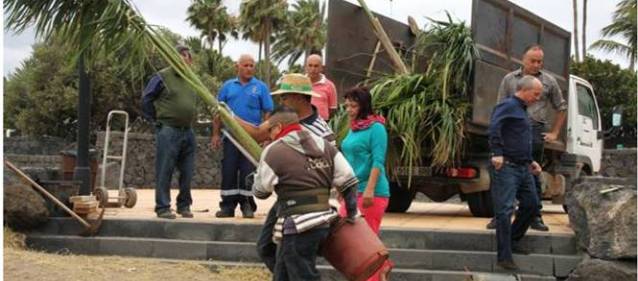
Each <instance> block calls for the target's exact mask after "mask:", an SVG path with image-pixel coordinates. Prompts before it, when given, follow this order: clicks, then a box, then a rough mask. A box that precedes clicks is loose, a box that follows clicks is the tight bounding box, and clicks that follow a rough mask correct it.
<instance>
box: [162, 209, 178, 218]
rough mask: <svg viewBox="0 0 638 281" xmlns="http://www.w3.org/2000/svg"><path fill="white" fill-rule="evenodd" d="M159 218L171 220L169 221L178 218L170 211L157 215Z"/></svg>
mask: <svg viewBox="0 0 638 281" xmlns="http://www.w3.org/2000/svg"><path fill="white" fill-rule="evenodd" d="M157 217H158V218H160V219H169V220H174V219H175V218H177V216H176V215H175V214H173V212H171V211H170V210H166V211H161V212H159V213H157Z"/></svg>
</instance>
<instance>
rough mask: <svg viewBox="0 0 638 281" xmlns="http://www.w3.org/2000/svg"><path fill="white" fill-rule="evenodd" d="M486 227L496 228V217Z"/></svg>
mask: <svg viewBox="0 0 638 281" xmlns="http://www.w3.org/2000/svg"><path fill="white" fill-rule="evenodd" d="M485 228H487V229H496V219H495V218H492V220H491V221H490V223H488V224H487V225H486V226H485Z"/></svg>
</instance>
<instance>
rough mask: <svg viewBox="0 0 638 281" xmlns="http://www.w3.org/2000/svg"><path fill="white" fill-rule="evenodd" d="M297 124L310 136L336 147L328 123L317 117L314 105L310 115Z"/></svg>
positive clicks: (333, 135)
mask: <svg viewBox="0 0 638 281" xmlns="http://www.w3.org/2000/svg"><path fill="white" fill-rule="evenodd" d="M299 123H300V124H301V126H303V127H304V129H306V130H308V131H309V132H310V133H311V134H313V135H315V136H318V137H320V138H322V139H325V140H327V141H328V142H329V143H330V144H332V145H337V141H336V137H335V134H334V133H333V132H332V129H330V126H328V123H327V122H326V121H325V120H323V119H322V118H321V116H319V114H318V113H317V108H316V107H315V106H314V105H313V106H312V114H310V116H308V117H306V118H304V119H302V120H300V121H299Z"/></svg>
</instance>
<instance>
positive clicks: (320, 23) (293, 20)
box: [272, 0, 327, 66]
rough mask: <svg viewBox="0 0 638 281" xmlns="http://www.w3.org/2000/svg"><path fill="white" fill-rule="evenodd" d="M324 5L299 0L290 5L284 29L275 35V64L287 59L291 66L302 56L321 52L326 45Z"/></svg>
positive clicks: (314, 0) (316, 1) (307, 0)
mask: <svg viewBox="0 0 638 281" xmlns="http://www.w3.org/2000/svg"><path fill="white" fill-rule="evenodd" d="M325 12H326V3H325V2H324V3H323V4H320V3H319V1H318V0H300V1H297V2H296V3H293V4H292V10H291V11H289V12H288V17H287V20H286V23H285V27H284V28H282V29H281V31H280V32H279V33H277V35H276V40H275V42H274V43H273V53H272V57H273V59H274V60H275V61H277V63H281V62H282V61H283V60H285V59H286V58H288V65H289V66H291V65H293V64H294V63H295V62H296V61H297V60H299V58H300V57H301V56H302V55H305V56H308V55H309V54H310V53H311V52H313V51H321V50H322V49H323V47H324V45H325V44H326V39H327V28H326V22H325V20H324V17H325Z"/></svg>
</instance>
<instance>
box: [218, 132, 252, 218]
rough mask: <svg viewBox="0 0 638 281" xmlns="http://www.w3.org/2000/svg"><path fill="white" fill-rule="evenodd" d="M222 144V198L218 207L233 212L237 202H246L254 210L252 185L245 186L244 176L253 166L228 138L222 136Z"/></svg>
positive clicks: (242, 204) (244, 203)
mask: <svg viewBox="0 0 638 281" xmlns="http://www.w3.org/2000/svg"><path fill="white" fill-rule="evenodd" d="M223 146H224V159H222V190H221V199H222V200H221V202H220V203H219V207H220V209H221V210H222V211H224V212H226V213H230V214H233V213H234V212H235V208H236V207H237V205H238V204H239V205H241V206H244V205H246V204H248V205H250V207H251V208H252V209H253V211H255V210H256V207H257V205H256V204H255V199H254V198H253V193H252V186H246V176H248V174H250V173H252V172H253V171H254V170H255V166H253V164H252V163H251V162H250V161H249V160H248V159H247V158H246V156H244V155H243V154H242V153H241V152H240V151H239V149H237V147H235V145H234V144H233V143H232V142H230V140H228V139H226V138H224V140H223Z"/></svg>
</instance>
